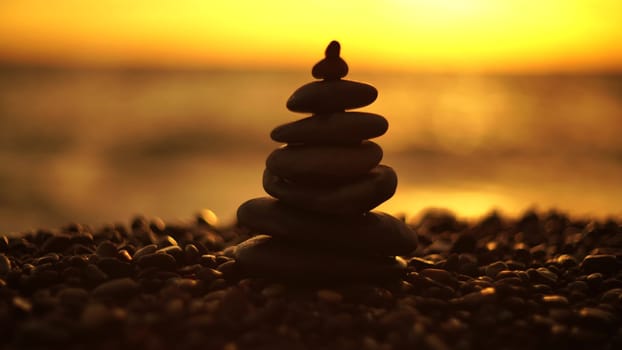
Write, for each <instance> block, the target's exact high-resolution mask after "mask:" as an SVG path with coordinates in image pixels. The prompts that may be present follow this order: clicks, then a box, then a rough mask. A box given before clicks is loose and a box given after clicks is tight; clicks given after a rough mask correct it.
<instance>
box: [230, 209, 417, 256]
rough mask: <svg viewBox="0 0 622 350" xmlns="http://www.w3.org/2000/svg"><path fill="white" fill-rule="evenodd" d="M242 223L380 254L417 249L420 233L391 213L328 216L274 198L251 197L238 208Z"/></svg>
mask: <svg viewBox="0 0 622 350" xmlns="http://www.w3.org/2000/svg"><path fill="white" fill-rule="evenodd" d="M237 216H238V222H239V224H240V225H242V226H244V227H247V228H249V229H251V230H252V231H254V232H257V233H263V234H269V235H271V236H275V237H281V238H284V239H287V240H289V241H295V242H306V244H307V245H311V246H312V245H316V246H317V245H323V246H337V247H343V248H348V249H349V250H350V251H352V252H360V253H361V254H363V253H371V254H378V255H400V254H407V253H410V252H411V251H413V250H414V249H415V248H417V235H416V234H415V232H413V231H412V230H411V229H410V228H409V227H408V226H407V225H406V224H405V223H404V222H402V221H400V220H398V219H396V218H394V217H392V216H391V215H388V214H385V213H380V212H368V213H365V214H361V215H351V216H338V215H326V214H319V213H313V212H307V211H304V210H300V209H296V208H294V207H291V206H288V205H286V204H284V203H283V202H282V201H279V200H276V199H274V198H269V197H263V198H255V199H251V200H249V201H247V202H245V203H244V204H242V205H241V206H240V207H239V208H238V212H237Z"/></svg>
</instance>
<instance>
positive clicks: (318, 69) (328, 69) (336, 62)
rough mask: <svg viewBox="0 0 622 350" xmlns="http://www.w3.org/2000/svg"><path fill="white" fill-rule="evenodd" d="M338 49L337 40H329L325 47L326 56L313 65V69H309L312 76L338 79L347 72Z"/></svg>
mask: <svg viewBox="0 0 622 350" xmlns="http://www.w3.org/2000/svg"><path fill="white" fill-rule="evenodd" d="M340 51H341V46H340V45H339V42H338V41H335V40H333V41H331V42H330V44H328V47H326V51H325V56H326V57H324V59H323V60H321V61H320V62H318V63H316V64H315V66H313V70H311V74H312V75H313V77H314V78H317V79H324V80H339V79H341V78H343V77H345V76H346V75H347V74H348V64H347V63H346V61H344V60H343V59H342V58H341V57H339V52H340Z"/></svg>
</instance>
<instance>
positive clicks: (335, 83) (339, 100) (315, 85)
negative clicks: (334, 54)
mask: <svg viewBox="0 0 622 350" xmlns="http://www.w3.org/2000/svg"><path fill="white" fill-rule="evenodd" d="M376 97H378V91H377V90H376V88H375V87H373V86H371V85H368V84H364V83H359V82H355V81H350V80H330V81H315V82H312V83H309V84H306V85H303V86H301V87H300V88H298V90H296V91H294V93H293V94H292V96H290V98H289V100H287V104H286V105H287V109H289V110H290V111H293V112H311V113H323V112H341V111H344V110H348V109H354V108H359V107H364V106H367V105H369V104H371V103H372V102H374V101H375V100H376Z"/></svg>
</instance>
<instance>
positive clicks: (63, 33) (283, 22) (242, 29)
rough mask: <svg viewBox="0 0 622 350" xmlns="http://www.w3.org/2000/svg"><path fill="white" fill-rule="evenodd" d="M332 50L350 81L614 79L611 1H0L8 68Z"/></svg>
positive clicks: (269, 57)
mask: <svg viewBox="0 0 622 350" xmlns="http://www.w3.org/2000/svg"><path fill="white" fill-rule="evenodd" d="M331 39H338V40H340V41H342V43H343V44H344V54H345V55H346V56H347V57H348V59H349V61H350V62H357V66H358V67H359V69H364V68H369V69H406V70H433V71H444V70H449V71H453V70H468V71H478V70H484V71H485V70H491V71H519V72H520V71H547V70H562V71H584V70H588V71H590V70H619V69H620V68H622V63H620V62H622V46H620V45H619V43H620V42H622V2H620V1H615V0H614V1H606V0H600V1H576V0H575V1H573V0H566V1H563V0H551V1H539V2H533V1H520V0H510V1H492V0H489V1H487V0H465V1H450V0H391V1H360V0H357V1H354V0H352V1H339V2H333V1H285V0H277V1H269V2H257V1H230V2H224V1H223V2H206V1H198V0H192V1H172V0H162V1H146V0H135V1H120V0H110V1H104V2H102V1H77V0H59V1H54V2H53V3H51V2H49V1H43V0H22V1H3V2H2V3H0V59H1V60H3V61H9V62H34V63H62V64H86V65H108V66H110V65H125V64H134V65H155V66H160V65H164V66H182V67H233V68H247V67H252V68H262V67H267V68H281V67H283V68H301V67H307V66H308V65H309V60H310V58H309V57H315V56H316V52H317V50H318V47H324V46H325V44H326V42H327V41H329V40H331Z"/></svg>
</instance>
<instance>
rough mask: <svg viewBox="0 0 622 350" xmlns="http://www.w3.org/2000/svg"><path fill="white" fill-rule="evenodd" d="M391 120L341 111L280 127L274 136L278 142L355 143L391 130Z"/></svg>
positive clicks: (373, 115)
mask: <svg viewBox="0 0 622 350" xmlns="http://www.w3.org/2000/svg"><path fill="white" fill-rule="evenodd" d="M388 128H389V123H388V122H387V120H386V119H385V118H384V117H382V116H380V115H377V114H372V113H363V112H341V113H329V114H320V115H314V116H311V117H308V118H304V119H300V120H297V121H295V122H292V123H287V124H283V125H281V126H278V127H276V128H275V129H274V130H272V132H271V133H270V137H271V138H272V139H273V140H274V141H277V142H285V143H302V144H325V145H326V144H352V143H359V142H361V141H362V140H367V139H371V138H374V137H378V136H381V135H383V134H384V133H385V132H387V129H388Z"/></svg>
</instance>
